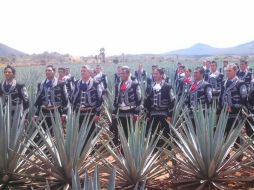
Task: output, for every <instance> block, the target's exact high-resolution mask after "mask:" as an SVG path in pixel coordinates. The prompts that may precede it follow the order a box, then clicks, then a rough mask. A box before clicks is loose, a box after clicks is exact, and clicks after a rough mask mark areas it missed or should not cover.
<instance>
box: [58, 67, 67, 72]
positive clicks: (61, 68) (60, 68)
mask: <svg viewBox="0 0 254 190" xmlns="http://www.w3.org/2000/svg"><path fill="white" fill-rule="evenodd" d="M61 70H62V71H65V70H66V68H64V67H59V68H58V71H61Z"/></svg>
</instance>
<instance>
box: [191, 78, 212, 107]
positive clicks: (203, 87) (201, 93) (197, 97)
mask: <svg viewBox="0 0 254 190" xmlns="http://www.w3.org/2000/svg"><path fill="white" fill-rule="evenodd" d="M212 98H213V96H212V86H211V85H210V84H209V83H208V82H206V81H204V80H202V81H200V82H199V83H198V85H197V87H196V89H194V90H192V89H191V88H190V90H189V93H188V95H187V106H188V107H189V108H195V107H197V106H198V105H199V104H201V105H202V106H203V107H205V106H207V107H209V106H210V105H211V103H212Z"/></svg>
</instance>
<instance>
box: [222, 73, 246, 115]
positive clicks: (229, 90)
mask: <svg viewBox="0 0 254 190" xmlns="http://www.w3.org/2000/svg"><path fill="white" fill-rule="evenodd" d="M247 95H248V92H247V86H246V84H245V82H243V81H242V80H240V79H239V78H237V77H235V78H234V79H233V80H232V82H230V84H229V83H228V80H225V81H224V82H223V86H222V89H221V95H220V99H219V106H220V107H219V108H220V109H222V107H223V106H229V107H231V109H232V112H231V113H230V114H231V115H232V114H235V115H236V114H238V112H239V111H240V110H241V109H242V107H243V106H244V105H246V101H247Z"/></svg>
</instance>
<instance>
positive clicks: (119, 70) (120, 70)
mask: <svg viewBox="0 0 254 190" xmlns="http://www.w3.org/2000/svg"><path fill="white" fill-rule="evenodd" d="M121 73H122V69H121V68H117V75H118V76H119V77H120V76H121Z"/></svg>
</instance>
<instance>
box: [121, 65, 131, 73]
mask: <svg viewBox="0 0 254 190" xmlns="http://www.w3.org/2000/svg"><path fill="white" fill-rule="evenodd" d="M121 69H122V70H123V71H124V72H126V73H127V74H130V73H131V69H130V67H128V66H122V68H121Z"/></svg>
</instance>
